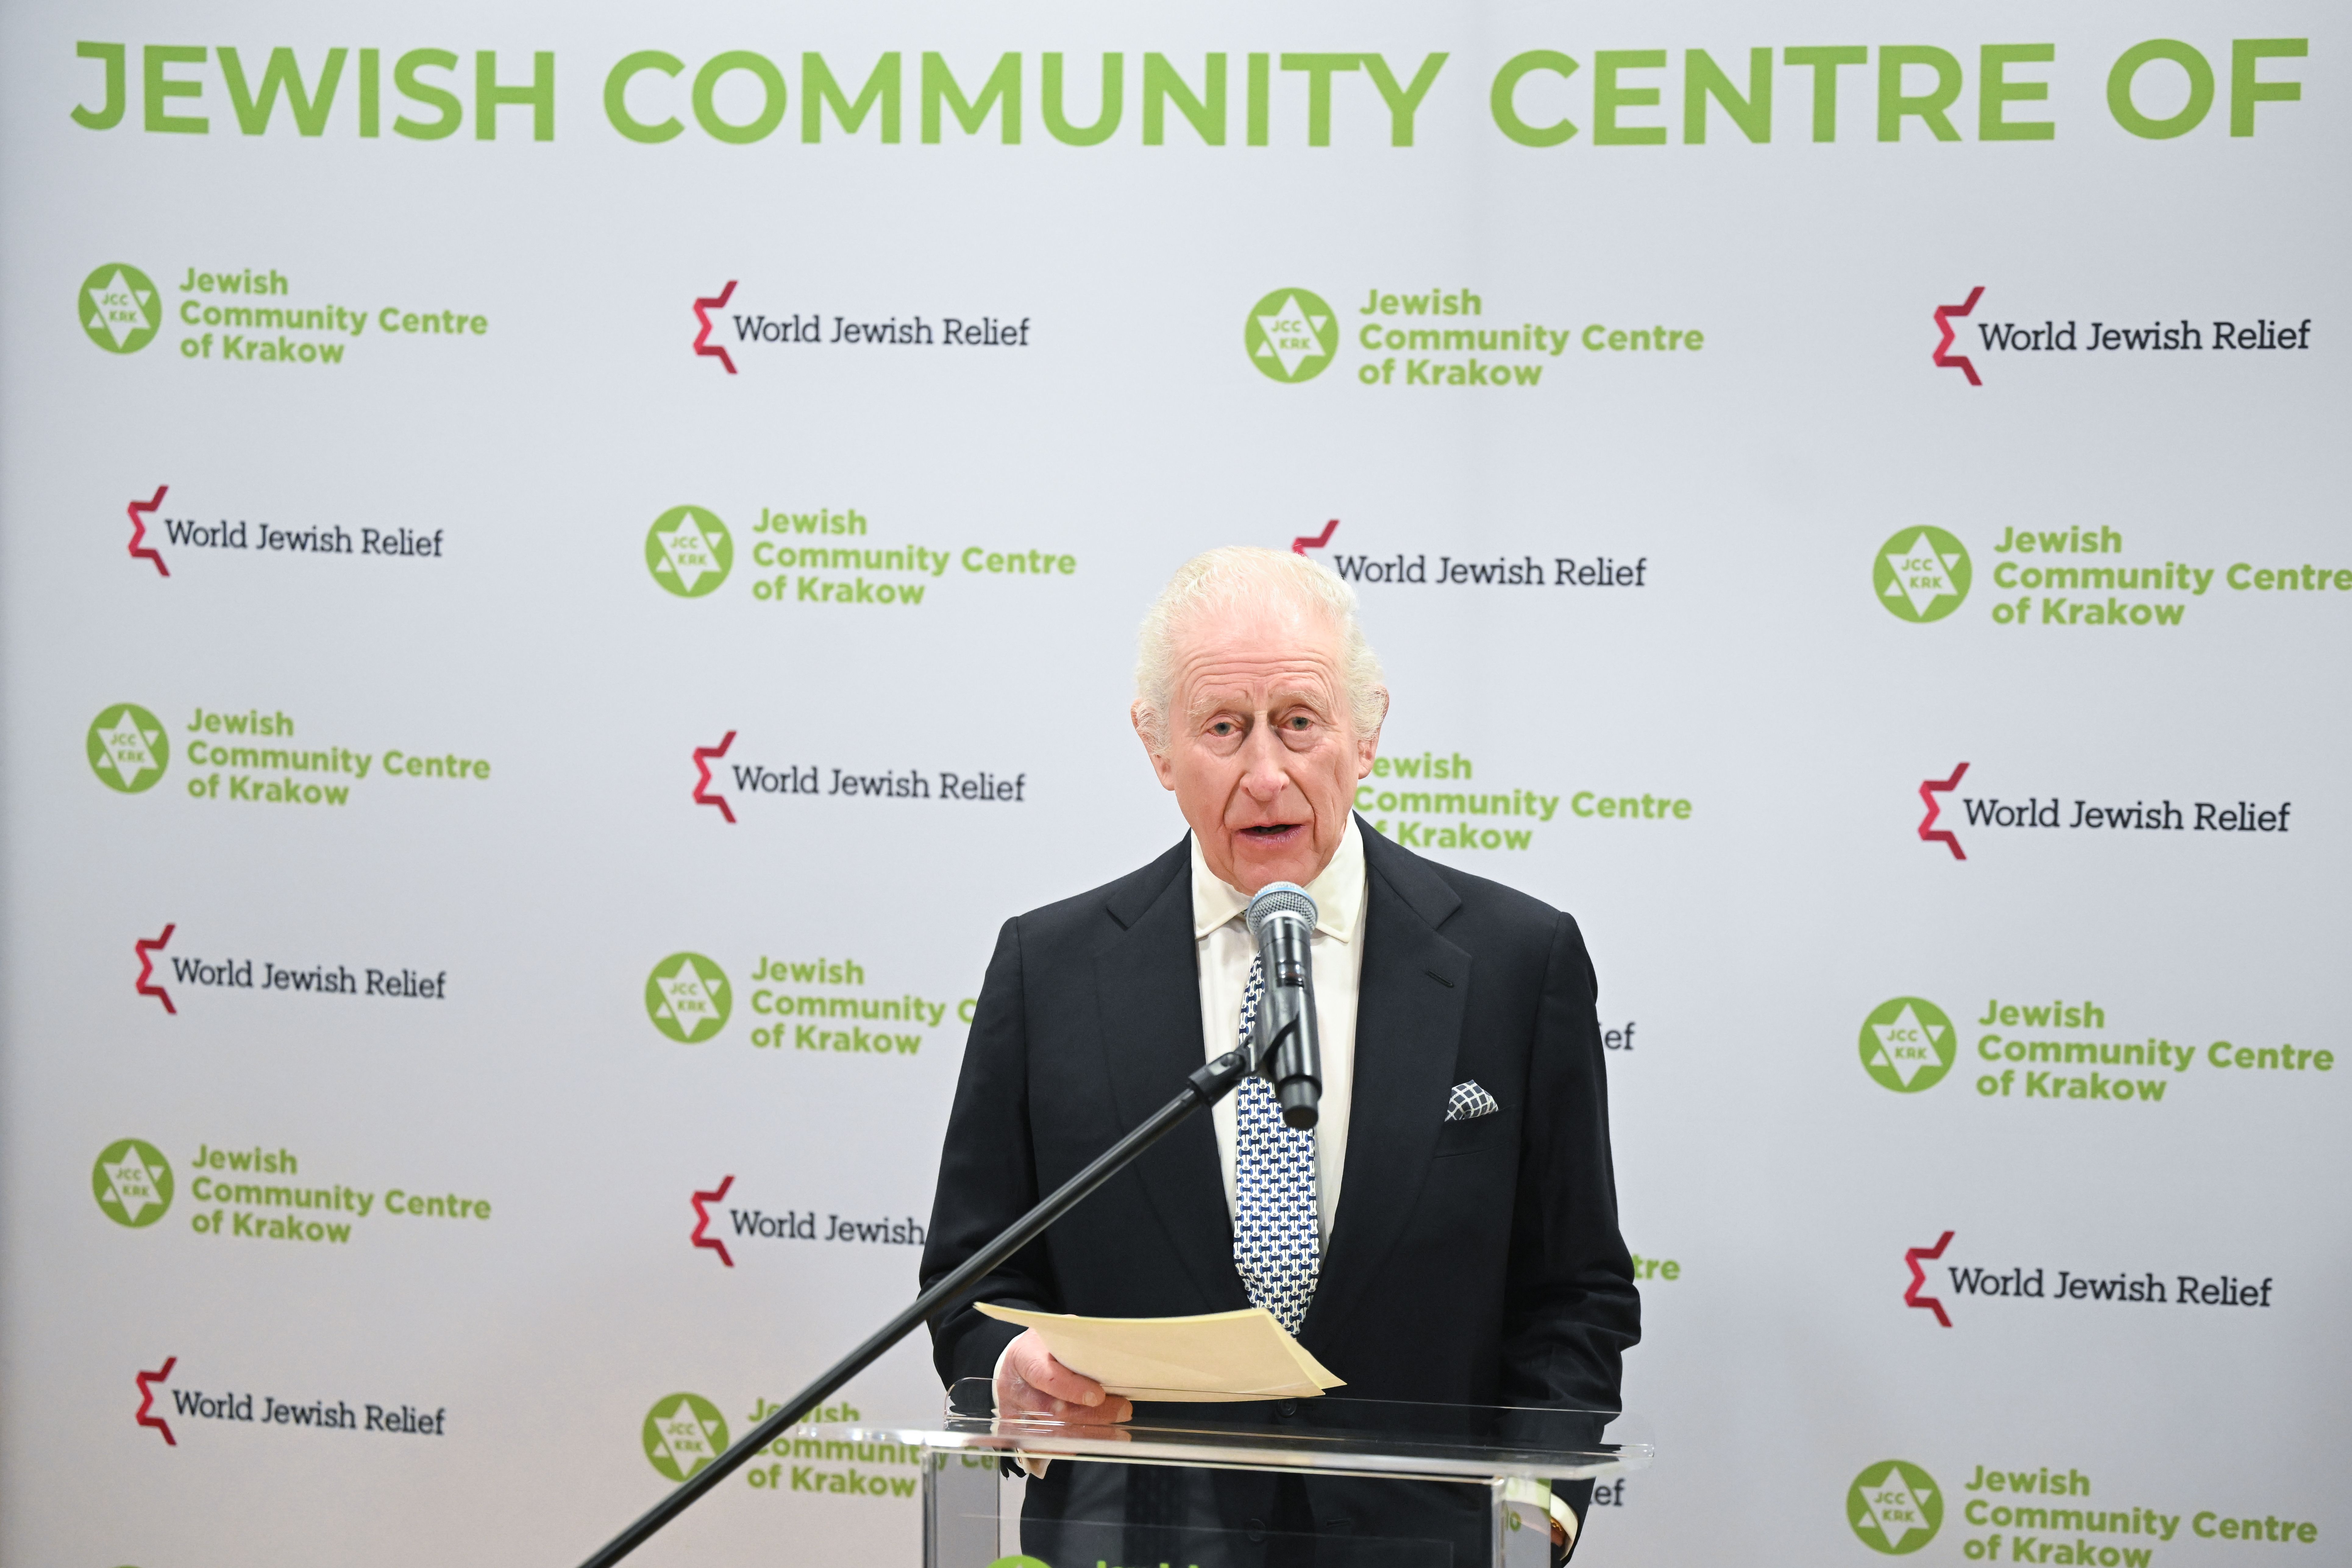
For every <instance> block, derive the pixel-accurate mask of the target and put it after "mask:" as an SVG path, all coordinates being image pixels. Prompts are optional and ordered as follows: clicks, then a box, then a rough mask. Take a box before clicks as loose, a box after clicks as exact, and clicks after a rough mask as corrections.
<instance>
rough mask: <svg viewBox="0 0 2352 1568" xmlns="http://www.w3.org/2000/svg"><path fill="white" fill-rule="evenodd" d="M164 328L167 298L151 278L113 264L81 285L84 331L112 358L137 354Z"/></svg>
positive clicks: (138, 271) (135, 269)
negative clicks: (156, 287)
mask: <svg viewBox="0 0 2352 1568" xmlns="http://www.w3.org/2000/svg"><path fill="white" fill-rule="evenodd" d="M162 326H163V296H162V295H160V294H158V293H157V292H156V291H155V285H154V284H153V283H152V281H150V280H149V279H148V277H147V274H145V273H144V272H142V271H140V270H139V268H136V267H126V266H124V265H123V264H122V263H121V262H119V261H111V262H109V263H107V264H106V265H105V266H104V267H101V268H99V269H98V270H97V271H95V272H93V273H91V274H90V275H89V277H88V278H85V279H82V284H81V330H82V331H85V332H88V333H89V341H90V342H94V343H96V344H97V345H98V346H99V347H100V348H102V349H104V350H105V351H106V352H107V353H110V354H129V353H138V352H139V351H140V350H141V349H143V348H145V347H146V346H147V345H148V344H149V343H151V342H153V341H154V339H155V333H156V331H157V330H158V329H160V328H161V327H162Z"/></svg>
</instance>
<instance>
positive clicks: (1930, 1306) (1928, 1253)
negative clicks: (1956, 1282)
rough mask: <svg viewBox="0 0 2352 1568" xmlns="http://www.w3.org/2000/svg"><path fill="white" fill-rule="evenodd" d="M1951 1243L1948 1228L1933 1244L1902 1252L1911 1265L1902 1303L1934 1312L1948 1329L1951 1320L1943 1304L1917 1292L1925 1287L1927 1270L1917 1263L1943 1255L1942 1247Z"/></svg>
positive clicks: (1904, 1258) (1938, 1320)
mask: <svg viewBox="0 0 2352 1568" xmlns="http://www.w3.org/2000/svg"><path fill="white" fill-rule="evenodd" d="M1951 1245H1952V1233H1951V1232H1950V1231H1946V1232H1945V1233H1944V1234H1943V1237H1941V1238H1940V1239H1939V1240H1937V1243H1936V1245H1935V1246H1933V1247H1912V1248H1910V1249H1909V1250H1907V1251H1906V1252H1905V1253H1904V1254H1903V1261H1904V1262H1906V1263H1907V1264H1909V1265H1910V1266H1911V1287H1910V1289H1907V1290H1906V1291H1904V1292H1903V1304H1904V1305H1905V1306H1906V1307H1919V1308H1924V1309H1925V1310H1927V1311H1930V1312H1933V1313H1935V1314H1936V1321H1937V1322H1939V1323H1941V1324H1943V1325H1944V1327H1946V1328H1950V1327H1951V1326H1952V1320H1951V1319H1950V1318H1949V1317H1948V1316H1946V1315H1945V1312H1944V1304H1943V1303H1942V1302H1941V1301H1938V1300H1936V1298H1934V1297H1933V1296H1922V1295H1921V1294H1919V1292H1920V1291H1922V1290H1924V1289H1927V1270H1926V1269H1924V1268H1920V1267H1919V1265H1920V1263H1921V1262H1923V1261H1927V1262H1933V1261H1934V1260H1935V1259H1937V1258H1941V1257H1943V1256H1944V1248H1946V1247H1949V1246H1951Z"/></svg>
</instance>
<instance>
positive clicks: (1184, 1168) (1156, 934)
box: [1095, 844, 1249, 1310]
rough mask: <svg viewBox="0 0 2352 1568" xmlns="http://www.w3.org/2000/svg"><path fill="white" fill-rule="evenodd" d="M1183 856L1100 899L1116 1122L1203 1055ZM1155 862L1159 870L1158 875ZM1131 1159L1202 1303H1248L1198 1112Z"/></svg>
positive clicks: (1099, 990)
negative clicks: (1115, 930)
mask: <svg viewBox="0 0 2352 1568" xmlns="http://www.w3.org/2000/svg"><path fill="white" fill-rule="evenodd" d="M1171 861H1172V866H1171ZM1191 866H1192V858H1191V852H1190V849H1189V847H1188V845H1187V844H1180V845H1178V846H1177V847H1176V848H1175V850H1174V851H1173V852H1172V854H1171V855H1169V856H1163V857H1161V858H1160V860H1159V861H1157V862H1155V863H1154V864H1153V865H1152V867H1151V868H1150V871H1151V872H1152V873H1153V875H1150V876H1147V877H1143V878H1138V879H1129V881H1128V882H1127V883H1126V884H1125V885H1123V886H1122V887H1121V888H1120V889H1118V891H1117V893H1115V894H1114V896H1113V897H1112V899H1111V900H1110V903H1109V910H1110V914H1111V917H1112V919H1114V920H1116V921H1118V922H1119V923H1120V924H1121V925H1122V926H1124V927H1125V928H1126V929H1125V930H1124V931H1121V932H1120V933H1119V934H1118V936H1117V937H1115V938H1114V939H1113V940H1112V941H1111V942H1110V944H1109V945H1108V947H1107V948H1105V949H1104V950H1103V952H1102V953H1101V956H1100V957H1099V958H1097V961H1096V964H1095V986H1096V996H1097V1006H1098V1007H1099V1009H1100V1016H1101V1020H1102V1041H1103V1053H1104V1066H1105V1068H1106V1069H1107V1071H1108V1076H1109V1080H1110V1086H1111V1099H1112V1104H1113V1107H1114V1109H1115V1110H1116V1111H1117V1114H1118V1128H1119V1130H1120V1131H1126V1130H1128V1129H1129V1128H1131V1127H1133V1126H1135V1125H1136V1124H1137V1123H1138V1122H1139V1121H1142V1120H1143V1119H1144V1118H1145V1117H1147V1116H1149V1115H1150V1114H1151V1113H1152V1112H1153V1111H1155V1110H1159V1109H1160V1107H1161V1106H1162V1105H1164V1104H1166V1103H1167V1102H1168V1100H1170V1099H1171V1097H1172V1096H1173V1095H1174V1094H1175V1093H1176V1091H1177V1090H1178V1089H1181V1088H1182V1087H1183V1086H1184V1079H1185V1078H1186V1076H1187V1075H1189V1074H1190V1073H1192V1071H1193V1069H1195V1068H1198V1067H1199V1066H1200V1065H1201V1063H1202V1060H1203V1059H1205V1053H1204V1051H1203V1049H1202V1027H1201V989H1200V976H1199V969H1198V960H1197V958H1196V956H1195V949H1194V945H1193V939H1192V878H1191V875H1190V871H1191ZM1162 868H1167V875H1166V876H1165V877H1164V878H1162V877H1160V876H1159V875H1158V873H1160V871H1161V870H1162ZM1132 1169H1133V1171H1134V1173H1135V1174H1136V1177H1137V1179H1138V1180H1139V1181H1140V1182H1141V1183H1142V1184H1143V1188H1144V1192H1145V1194H1146V1195H1147V1197H1148V1198H1149V1201H1150V1205H1151V1207H1152V1211H1153V1212H1154V1214H1156V1215H1158V1217H1159V1219H1160V1224H1161V1225H1162V1226H1164V1227H1165V1228H1166V1229H1167V1232H1168V1237H1169V1239H1170V1241H1171V1243H1172V1244H1173V1250H1174V1252H1175V1255H1176V1257H1177V1258H1179V1259H1180V1260H1181V1262H1182V1264H1183V1267H1184V1268H1185V1271H1186V1272H1187V1273H1188V1274H1190V1275H1191V1276H1192V1280H1193V1283H1194V1284H1195V1285H1196V1286H1197V1287H1198V1288H1199V1290H1200V1293H1201V1297H1202V1300H1205V1301H1208V1302H1209V1303H1211V1310H1228V1309H1230V1308H1233V1307H1244V1306H1247V1305H1248V1304H1249V1303H1248V1300H1247V1298H1246V1297H1245V1296H1244V1294H1243V1292H1242V1288H1241V1279H1240V1276H1239V1275H1237V1274H1236V1273H1235V1272H1234V1233H1233V1220H1232V1216H1231V1215H1228V1214H1227V1212H1226V1209H1225V1189H1224V1181H1223V1177H1222V1176H1221V1175H1220V1174H1219V1172H1218V1168H1217V1138H1216V1131H1215V1129H1214V1127H1213V1124H1212V1123H1211V1122H1210V1121H1209V1118H1208V1115H1207V1113H1206V1112H1202V1113H1198V1114H1195V1115H1194V1116H1193V1117H1192V1119H1191V1120H1189V1121H1186V1122H1185V1123H1184V1124H1183V1125H1182V1126H1181V1127H1179V1128H1177V1129H1176V1130H1175V1131H1173V1132H1171V1133H1169V1134H1168V1135H1167V1137H1165V1138H1164V1139H1162V1140H1161V1141H1160V1143H1159V1144H1158V1145H1157V1146H1156V1147H1154V1148H1153V1149H1151V1150H1150V1152H1147V1153H1146V1154H1144V1156H1143V1157H1142V1158H1141V1159H1139V1160H1138V1161H1137V1162H1136V1163H1135V1165H1134V1166H1133V1167H1132Z"/></svg>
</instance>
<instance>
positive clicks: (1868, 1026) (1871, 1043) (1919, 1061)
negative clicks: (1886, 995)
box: [1862, 996, 1959, 1094]
mask: <svg viewBox="0 0 2352 1568" xmlns="http://www.w3.org/2000/svg"><path fill="white" fill-rule="evenodd" d="M1958 1054H1959V1042H1958V1039H1957V1038H1956V1037H1954V1036H1953V1033H1952V1020H1951V1019H1950V1018H1948V1017H1947V1016H1945V1014H1944V1010H1943V1009H1942V1008H1941V1007H1938V1006H1937V1005H1935V1004H1934V1003H1933V1002H1930V1001H1928V1000H1927V998H1925V997H1923V996H1897V997H1896V998H1895V1000H1893V1001H1892V1002H1885V1003H1881V1004H1880V1005H1879V1007H1878V1009H1877V1011H1875V1012H1874V1013H1872V1014H1871V1016H1869V1017H1867V1018H1864V1020H1863V1021H1862V1065H1863V1068H1864V1070H1865V1071H1866V1072H1868V1073H1869V1074H1870V1076H1871V1077H1872V1078H1874V1079H1877V1080H1878V1081H1879V1083H1880V1084H1881V1085H1883V1086H1885V1088H1887V1089H1893V1090H1894V1091H1895V1093H1897V1094H1916V1093H1918V1092H1919V1091H1920V1090H1921V1089H1933V1088H1935V1087H1936V1086H1937V1084H1939V1083H1941V1082H1942V1081H1943V1080H1944V1075H1945V1074H1946V1073H1948V1072H1949V1071H1951V1070H1952V1061H1953V1058H1955V1057H1957V1056H1958Z"/></svg>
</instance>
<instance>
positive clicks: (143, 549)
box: [125, 485, 172, 577]
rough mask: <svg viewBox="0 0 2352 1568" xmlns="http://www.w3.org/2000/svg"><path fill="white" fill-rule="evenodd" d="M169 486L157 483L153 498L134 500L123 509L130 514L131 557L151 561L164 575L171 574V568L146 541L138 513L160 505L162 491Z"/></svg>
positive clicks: (145, 533)
mask: <svg viewBox="0 0 2352 1568" xmlns="http://www.w3.org/2000/svg"><path fill="white" fill-rule="evenodd" d="M171 488H172V487H171V486H169V485H157V486H156V487H155V499H154V500H135V501H132V502H131V505H130V506H129V507H127V508H126V509H125V510H127V511H129V513H130V514H131V557H132V559H134V560H139V561H152V562H153V563H155V570H156V571H158V572H161V573H162V574H163V575H164V576H166V577H169V576H170V575H171V574H172V569H171V568H170V567H169V566H166V565H164V564H163V557H162V556H160V555H158V554H156V553H155V547H154V546H153V545H152V544H149V543H147V542H146V539H147V524H146V522H145V521H144V520H143V519H142V517H141V515H140V514H141V513H142V512H151V511H153V510H155V509H156V508H157V507H159V506H162V505H163V492H164V491H165V490H168V489H171Z"/></svg>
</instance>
